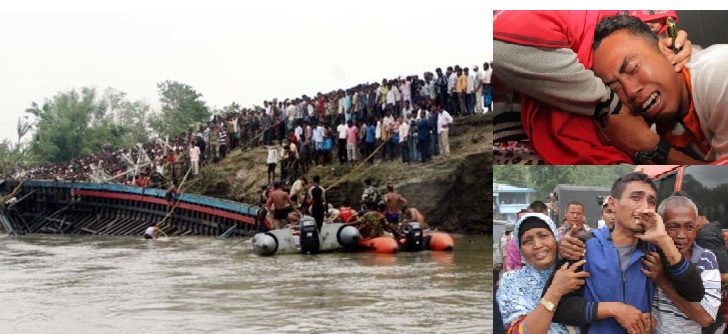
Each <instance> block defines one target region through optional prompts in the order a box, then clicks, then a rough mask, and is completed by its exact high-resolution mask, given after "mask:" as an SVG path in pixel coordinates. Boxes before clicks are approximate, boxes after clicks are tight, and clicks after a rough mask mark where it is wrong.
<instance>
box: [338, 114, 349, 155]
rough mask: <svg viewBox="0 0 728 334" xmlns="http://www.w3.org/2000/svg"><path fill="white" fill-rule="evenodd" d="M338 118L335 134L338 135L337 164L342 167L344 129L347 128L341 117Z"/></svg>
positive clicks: (344, 146)
mask: <svg viewBox="0 0 728 334" xmlns="http://www.w3.org/2000/svg"><path fill="white" fill-rule="evenodd" d="M339 118H340V120H339V125H338V126H337V127H336V132H337V133H338V134H339V136H338V138H339V140H338V142H337V144H338V146H339V149H338V153H337V156H338V157H339V163H340V164H342V165H343V164H344V163H345V162H346V129H347V128H348V126H346V121H344V117H343V116H339Z"/></svg>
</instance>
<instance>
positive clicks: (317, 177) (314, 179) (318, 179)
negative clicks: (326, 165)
mask: <svg viewBox="0 0 728 334" xmlns="http://www.w3.org/2000/svg"><path fill="white" fill-rule="evenodd" d="M320 181H321V177H320V176H318V175H316V176H314V177H313V182H316V183H319V182H320Z"/></svg>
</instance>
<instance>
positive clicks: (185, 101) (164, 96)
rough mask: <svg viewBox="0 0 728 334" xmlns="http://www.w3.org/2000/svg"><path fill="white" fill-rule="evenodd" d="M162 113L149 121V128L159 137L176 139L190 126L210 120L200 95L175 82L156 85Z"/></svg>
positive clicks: (188, 87) (185, 85) (190, 88)
mask: <svg viewBox="0 0 728 334" xmlns="http://www.w3.org/2000/svg"><path fill="white" fill-rule="evenodd" d="M157 90H158V91H159V96H160V97H159V101H160V102H161V103H162V112H161V113H160V114H158V115H157V116H156V117H153V118H151V119H150V126H151V127H152V128H153V129H154V130H155V131H157V132H158V133H159V134H160V135H162V136H165V135H168V136H170V137H177V136H179V135H181V134H184V133H185V132H186V131H187V130H188V129H189V128H190V127H191V126H194V125H196V124H198V123H199V122H206V121H208V120H209V119H210V111H209V109H208V108H207V106H206V105H205V102H204V101H202V100H200V98H201V97H202V94H199V93H197V91H195V90H194V89H193V88H192V87H191V86H189V85H187V84H183V83H179V82H177V81H170V80H167V81H164V82H160V83H158V84H157Z"/></svg>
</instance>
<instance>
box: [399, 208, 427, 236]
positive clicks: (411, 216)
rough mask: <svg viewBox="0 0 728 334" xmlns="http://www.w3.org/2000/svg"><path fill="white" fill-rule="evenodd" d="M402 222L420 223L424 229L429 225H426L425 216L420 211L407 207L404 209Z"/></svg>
mask: <svg viewBox="0 0 728 334" xmlns="http://www.w3.org/2000/svg"><path fill="white" fill-rule="evenodd" d="M402 220H404V221H413V220H414V221H416V222H418V223H420V226H421V227H422V229H423V230H424V229H426V228H427V223H425V216H423V215H422V213H421V212H420V210H417V209H415V208H408V207H407V206H406V205H405V206H403V207H402Z"/></svg>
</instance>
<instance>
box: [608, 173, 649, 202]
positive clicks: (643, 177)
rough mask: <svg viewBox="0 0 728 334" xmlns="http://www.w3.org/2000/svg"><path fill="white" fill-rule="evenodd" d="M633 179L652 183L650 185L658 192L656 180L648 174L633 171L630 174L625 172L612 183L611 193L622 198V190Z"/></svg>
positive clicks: (616, 197)
mask: <svg viewBox="0 0 728 334" xmlns="http://www.w3.org/2000/svg"><path fill="white" fill-rule="evenodd" d="M633 181H640V182H644V183H647V184H649V185H650V187H651V188H652V189H653V190H654V191H655V192H657V184H655V181H653V180H652V179H651V178H650V177H649V176H648V175H647V174H644V173H640V172H632V173H629V174H625V175H624V176H622V177H620V178H618V179H617V180H616V181H614V184H613V185H612V191H611V195H612V197H614V198H615V199H621V198H622V192H624V188H625V187H626V186H627V183H629V182H633Z"/></svg>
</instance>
